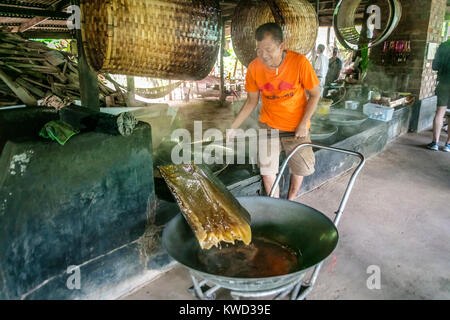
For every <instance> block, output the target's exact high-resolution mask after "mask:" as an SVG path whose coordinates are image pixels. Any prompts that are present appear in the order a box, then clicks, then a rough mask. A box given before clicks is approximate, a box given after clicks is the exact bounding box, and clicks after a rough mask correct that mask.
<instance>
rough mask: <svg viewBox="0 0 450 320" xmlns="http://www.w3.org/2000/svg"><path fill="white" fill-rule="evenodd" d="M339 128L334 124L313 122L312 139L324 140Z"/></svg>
mask: <svg viewBox="0 0 450 320" xmlns="http://www.w3.org/2000/svg"><path fill="white" fill-rule="evenodd" d="M337 132H338V128H337V127H336V126H334V125H332V124H327V123H316V122H313V123H312V124H311V140H312V141H323V140H327V139H329V138H331V137H333V136H334V135H335V134H337Z"/></svg>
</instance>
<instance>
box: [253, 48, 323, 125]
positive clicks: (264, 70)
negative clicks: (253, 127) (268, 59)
mask: <svg viewBox="0 0 450 320" xmlns="http://www.w3.org/2000/svg"><path fill="white" fill-rule="evenodd" d="M319 83H320V81H319V79H318V78H317V76H316V72H315V71H314V69H313V67H312V66H311V63H310V62H309V60H308V59H307V58H306V57H305V56H304V55H302V54H300V53H297V52H294V51H286V58H285V59H284V61H283V63H282V64H281V66H280V67H279V68H278V75H277V74H276V70H275V69H269V68H268V67H266V66H265V65H264V63H263V62H262V61H261V59H260V58H256V59H255V60H253V61H252V62H251V63H250V65H249V66H248V70H247V76H246V81H245V89H246V90H247V91H248V92H257V91H261V95H262V108H261V115H260V118H259V120H260V121H261V122H263V123H265V124H267V125H268V126H270V127H272V128H275V129H279V130H282V131H295V129H296V128H297V126H298V125H299V124H300V121H301V120H302V118H303V115H304V114H305V111H306V104H307V98H306V92H305V90H311V89H313V88H314V87H316V86H317V85H319Z"/></svg>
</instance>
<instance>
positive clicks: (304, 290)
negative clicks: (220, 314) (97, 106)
mask: <svg viewBox="0 0 450 320" xmlns="http://www.w3.org/2000/svg"><path fill="white" fill-rule="evenodd" d="M305 147H313V148H317V149H324V150H329V151H334V152H339V153H344V154H347V155H351V156H355V157H358V158H359V159H360V163H359V165H358V167H357V168H356V169H355V171H354V172H353V174H352V176H351V178H350V181H349V183H348V185H347V188H346V189H345V193H344V196H343V197H342V200H341V203H340V205H339V208H338V210H337V211H336V212H335V214H336V217H335V219H334V221H333V223H334V225H335V226H336V228H337V227H338V225H339V221H340V220H341V217H342V214H343V212H344V209H345V206H346V205H347V201H348V198H349V196H350V193H351V191H352V189H353V185H354V184H355V181H356V178H357V176H358V175H359V173H360V171H361V169H362V168H363V166H364V164H365V162H366V160H365V158H364V156H363V155H362V154H361V153H359V152H355V151H350V150H345V149H339V148H333V147H329V146H325V145H320V144H312V143H303V144H299V145H298V146H297V147H296V148H295V149H294V150H293V151H292V152H291V153H290V154H289V155H288V157H287V158H286V160H285V161H284V162H283V165H282V166H281V170H280V172H279V173H278V176H277V178H276V180H275V183H274V185H273V187H272V190H271V192H270V195H269V196H270V197H273V196H274V194H275V191H276V189H277V187H278V185H279V183H280V180H281V177H282V175H283V173H284V170H286V167H287V164H288V162H289V160H290V159H291V158H292V157H293V155H294V154H295V153H296V152H297V151H298V150H300V149H302V148H305ZM325 260H326V259H325ZM325 260H323V261H322V262H320V263H319V264H318V265H316V267H315V268H314V271H313V272H312V274H311V276H310V277H309V278H308V279H307V280H303V278H304V276H305V273H306V272H307V271H305V273H302V274H301V275H300V276H299V278H298V279H296V280H294V281H293V282H291V283H289V284H287V285H284V286H282V287H279V288H275V289H271V290H265V291H251V292H245V291H230V294H231V296H232V297H233V299H236V300H239V299H240V298H262V297H267V296H271V295H276V296H275V297H274V298H273V299H274V300H281V299H283V298H284V297H286V296H287V295H289V294H290V299H291V300H304V299H305V298H306V297H307V295H308V294H309V293H310V292H311V291H312V289H313V287H314V285H315V283H316V281H317V277H318V275H319V272H320V269H321V268H322V265H323V263H324V261H325ZM189 273H190V275H191V279H192V282H193V286H192V287H190V288H189V292H191V293H192V294H193V295H194V296H196V297H197V298H199V299H201V300H214V299H215V298H216V294H215V292H216V291H217V290H219V289H221V286H219V285H215V284H212V286H210V285H209V283H208V281H207V280H199V279H198V276H197V275H196V274H195V273H194V272H193V271H192V270H190V271H189Z"/></svg>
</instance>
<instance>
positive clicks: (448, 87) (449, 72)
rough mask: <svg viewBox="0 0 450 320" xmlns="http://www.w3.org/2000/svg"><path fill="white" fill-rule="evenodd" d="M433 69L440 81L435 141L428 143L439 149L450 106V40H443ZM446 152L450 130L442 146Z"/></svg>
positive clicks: (447, 150)
mask: <svg viewBox="0 0 450 320" xmlns="http://www.w3.org/2000/svg"><path fill="white" fill-rule="evenodd" d="M433 70H435V71H437V72H438V78H437V80H438V81H439V83H438V85H437V87H436V96H437V98H438V107H437V110H436V116H435V117H434V122H433V141H432V142H431V143H430V144H429V145H427V148H428V149H431V150H434V151H438V150H439V138H440V136H441V130H442V127H443V126H444V117H445V112H446V111H447V108H448V107H449V106H450V40H447V41H446V42H443V43H442V44H441V45H440V46H439V49H438V51H437V52H436V56H435V58H434V61H433ZM442 151H444V152H450V132H449V133H448V137H447V143H446V144H445V145H444V147H443V148H442Z"/></svg>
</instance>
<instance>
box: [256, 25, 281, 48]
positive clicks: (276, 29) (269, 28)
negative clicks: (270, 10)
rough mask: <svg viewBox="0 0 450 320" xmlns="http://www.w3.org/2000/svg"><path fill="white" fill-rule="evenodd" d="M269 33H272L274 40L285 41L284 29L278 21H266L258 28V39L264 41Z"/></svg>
mask: <svg viewBox="0 0 450 320" xmlns="http://www.w3.org/2000/svg"><path fill="white" fill-rule="evenodd" d="M267 35H271V36H272V38H273V40H275V41H278V42H279V43H282V42H283V41H284V37H283V30H282V29H281V27H280V25H279V24H278V23H275V22H270V23H265V24H263V25H261V26H259V27H258V29H256V33H255V38H256V41H263V40H264V38H265V37H266V36H267Z"/></svg>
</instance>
